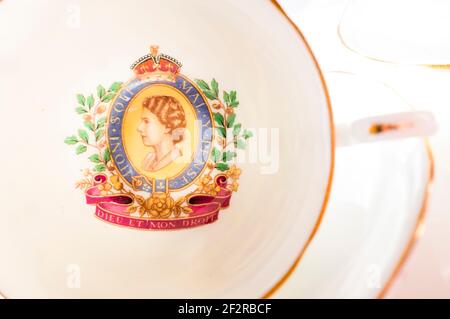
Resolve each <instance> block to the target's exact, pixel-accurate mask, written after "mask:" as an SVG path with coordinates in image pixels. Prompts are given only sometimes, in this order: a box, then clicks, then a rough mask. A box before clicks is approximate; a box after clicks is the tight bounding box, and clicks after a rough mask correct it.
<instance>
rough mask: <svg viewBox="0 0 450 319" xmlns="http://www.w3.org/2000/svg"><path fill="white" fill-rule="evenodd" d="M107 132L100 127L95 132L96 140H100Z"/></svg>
mask: <svg viewBox="0 0 450 319" xmlns="http://www.w3.org/2000/svg"><path fill="white" fill-rule="evenodd" d="M104 134H105V130H102V129H99V130H97V131H96V132H95V141H99V140H100V139H101V138H102V137H103V135H104Z"/></svg>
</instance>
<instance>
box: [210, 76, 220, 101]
mask: <svg viewBox="0 0 450 319" xmlns="http://www.w3.org/2000/svg"><path fill="white" fill-rule="evenodd" d="M211 89H212V92H213V93H214V96H215V97H216V98H217V96H218V95H219V83H217V81H216V79H212V81H211Z"/></svg>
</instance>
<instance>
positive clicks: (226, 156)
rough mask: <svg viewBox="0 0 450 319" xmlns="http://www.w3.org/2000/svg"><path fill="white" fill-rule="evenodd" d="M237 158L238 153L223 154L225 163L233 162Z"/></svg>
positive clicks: (228, 152)
mask: <svg viewBox="0 0 450 319" xmlns="http://www.w3.org/2000/svg"><path fill="white" fill-rule="evenodd" d="M236 156H237V153H236V152H231V151H226V152H224V153H223V156H222V160H223V161H224V162H228V161H231V160H232V159H233V158H234V157H236Z"/></svg>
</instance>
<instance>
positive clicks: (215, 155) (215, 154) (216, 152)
mask: <svg viewBox="0 0 450 319" xmlns="http://www.w3.org/2000/svg"><path fill="white" fill-rule="evenodd" d="M211 155H212V160H213V161H214V163H217V162H218V161H219V160H220V151H219V150H218V149H217V147H214V148H213V149H212V151H211Z"/></svg>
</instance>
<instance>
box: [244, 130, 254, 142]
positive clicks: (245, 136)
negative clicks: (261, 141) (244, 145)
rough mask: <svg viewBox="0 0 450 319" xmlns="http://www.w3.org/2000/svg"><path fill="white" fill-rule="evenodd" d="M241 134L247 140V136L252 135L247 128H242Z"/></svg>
mask: <svg viewBox="0 0 450 319" xmlns="http://www.w3.org/2000/svg"><path fill="white" fill-rule="evenodd" d="M242 136H243V137H244V138H245V139H246V140H248V139H249V138H251V137H253V133H252V132H250V131H249V130H244V133H243V134H242Z"/></svg>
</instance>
